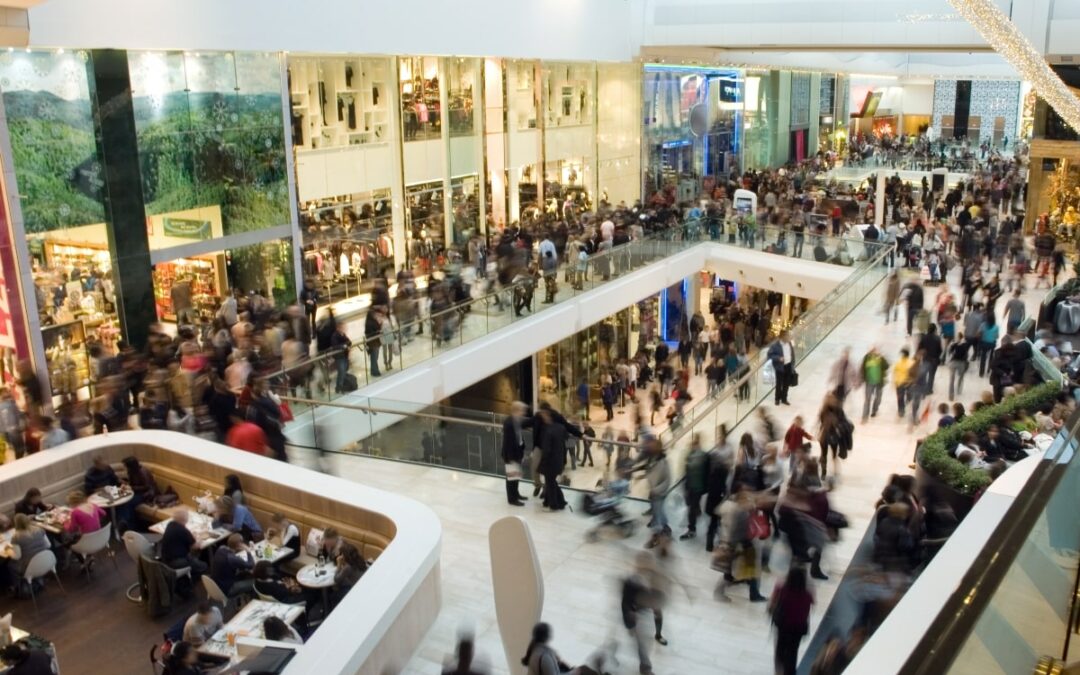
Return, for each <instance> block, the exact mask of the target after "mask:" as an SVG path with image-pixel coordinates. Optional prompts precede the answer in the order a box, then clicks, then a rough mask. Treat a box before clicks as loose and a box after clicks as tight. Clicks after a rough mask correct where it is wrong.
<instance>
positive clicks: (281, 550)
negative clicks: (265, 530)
mask: <svg viewBox="0 0 1080 675" xmlns="http://www.w3.org/2000/svg"><path fill="white" fill-rule="evenodd" d="M248 548H249V549H250V550H251V555H252V556H254V558H255V562H259V561H260V560H268V561H269V562H270V563H271V564H273V565H276V564H278V563H279V562H281V561H282V560H283V559H284V558H286V557H288V556H289V555H292V552H293V550H292V549H291V548H289V547H288V546H277V545H275V544H272V543H270V542H269V541H266V540H263V541H260V542H259V543H257V544H250V545H249V546H248Z"/></svg>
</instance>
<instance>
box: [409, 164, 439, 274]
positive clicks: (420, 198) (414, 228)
mask: <svg viewBox="0 0 1080 675" xmlns="http://www.w3.org/2000/svg"><path fill="white" fill-rule="evenodd" d="M443 199H444V192H443V186H442V182H441V181H435V182H431V183H421V184H418V185H406V186H405V205H406V209H405V223H406V228H405V237H406V247H407V251H406V254H407V257H408V261H409V265H410V266H411V267H412V268H413V269H414V270H417V271H418V272H420V273H427V272H430V271H431V270H432V269H434V268H435V267H437V266H438V265H439V262H440V260H441V259H442V257H443V249H444V247H445V243H444V238H443V232H444V222H445V219H444V216H443Z"/></svg>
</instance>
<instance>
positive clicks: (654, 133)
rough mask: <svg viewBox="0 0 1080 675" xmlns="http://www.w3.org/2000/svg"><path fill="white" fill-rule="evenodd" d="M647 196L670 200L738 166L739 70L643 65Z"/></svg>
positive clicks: (688, 197)
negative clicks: (710, 177)
mask: <svg viewBox="0 0 1080 675" xmlns="http://www.w3.org/2000/svg"><path fill="white" fill-rule="evenodd" d="M644 77H645V82H644V86H643V89H644V110H643V113H644V115H643V117H644V119H645V132H644V141H643V142H645V143H646V144H647V147H646V157H647V161H646V167H645V172H646V174H647V178H646V181H645V190H646V197H647V198H649V199H654V200H656V201H658V202H663V203H667V204H674V203H677V202H685V201H689V200H691V199H694V198H695V197H697V196H698V195H699V194H700V193H701V192H702V191H703V190H705V189H707V188H708V187H709V186H708V185H707V181H706V180H705V179H706V177H708V176H718V175H722V174H726V173H728V172H730V171H732V170H737V169H738V155H739V150H740V148H739V146H740V141H741V137H742V128H741V127H742V119H741V117H742V100H743V97H742V94H743V92H742V90H743V81H742V78H741V76H740V75H739V73H738V71H729V70H698V69H693V68H682V67H673V66H655V65H650V66H646V68H645V75H644Z"/></svg>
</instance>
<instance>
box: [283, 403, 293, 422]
mask: <svg viewBox="0 0 1080 675" xmlns="http://www.w3.org/2000/svg"><path fill="white" fill-rule="evenodd" d="M294 419H296V418H295V417H293V414H292V408H290V407H289V404H288V403H287V402H285V401H282V402H281V421H282V422H292V421H293V420H294Z"/></svg>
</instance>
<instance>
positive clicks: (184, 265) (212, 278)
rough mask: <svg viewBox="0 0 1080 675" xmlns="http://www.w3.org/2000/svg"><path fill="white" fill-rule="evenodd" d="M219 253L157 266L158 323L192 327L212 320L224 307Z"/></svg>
mask: <svg viewBox="0 0 1080 675" xmlns="http://www.w3.org/2000/svg"><path fill="white" fill-rule="evenodd" d="M220 258H221V256H220V254H218V255H212V256H201V257H198V258H180V259H178V260H173V261H171V262H166V263H159V264H157V265H155V266H154V304H155V305H156V307H157V316H158V320H161V321H174V322H176V323H180V324H184V325H193V324H195V323H196V319H199V318H204V319H211V318H213V316H214V313H215V312H216V311H217V308H218V307H219V306H220V305H221V300H222V295H221V292H220V288H219V275H220V273H221V270H220Z"/></svg>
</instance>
